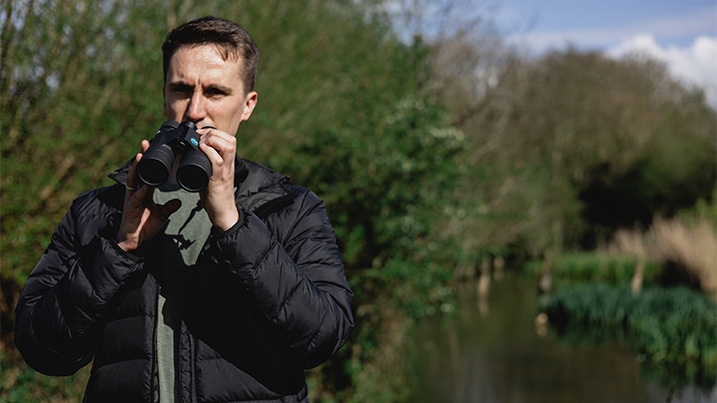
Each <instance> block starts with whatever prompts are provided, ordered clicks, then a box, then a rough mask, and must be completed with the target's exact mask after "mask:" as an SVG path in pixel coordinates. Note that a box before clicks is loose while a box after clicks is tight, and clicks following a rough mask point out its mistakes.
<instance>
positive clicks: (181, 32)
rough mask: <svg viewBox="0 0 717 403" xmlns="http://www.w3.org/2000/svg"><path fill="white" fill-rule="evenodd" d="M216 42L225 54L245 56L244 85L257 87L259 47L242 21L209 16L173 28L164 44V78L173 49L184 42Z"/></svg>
mask: <svg viewBox="0 0 717 403" xmlns="http://www.w3.org/2000/svg"><path fill="white" fill-rule="evenodd" d="M196 45H216V46H218V47H219V49H220V50H221V51H222V57H224V59H225V60H226V59H228V58H230V57H231V58H236V59H237V60H239V58H241V59H243V60H244V65H243V66H242V73H241V74H242V80H243V81H244V89H245V90H246V91H247V92H249V91H253V90H254V85H255V84H256V70H257V65H258V63H259V48H258V47H257V46H256V43H254V40H253V39H252V38H251V36H250V35H249V33H248V32H247V31H246V30H245V29H244V28H242V27H241V26H239V24H237V23H235V22H232V21H229V20H225V19H223V18H218V17H213V16H207V17H202V18H198V19H196V20H192V21H189V22H186V23H184V24H182V25H180V26H178V27H177V28H175V29H173V30H172V32H170V33H169V34H168V35H167V38H166V39H165V41H164V43H163V44H162V55H163V68H164V82H165V83H166V82H167V69H168V68H169V61H170V59H171V58H172V56H173V55H174V53H175V52H176V51H177V49H179V48H180V47H182V46H196Z"/></svg>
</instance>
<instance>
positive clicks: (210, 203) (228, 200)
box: [197, 128, 239, 231]
mask: <svg viewBox="0 0 717 403" xmlns="http://www.w3.org/2000/svg"><path fill="white" fill-rule="evenodd" d="M197 132H198V133H199V134H200V135H201V136H202V138H201V140H200V142H199V148H200V149H201V150H202V151H203V152H204V153H205V154H206V155H207V157H209V161H211V162H212V177H211V178H210V179H209V184H208V185H207V188H206V189H204V190H203V191H202V192H201V193H200V194H199V195H200V197H201V199H202V204H203V205H204V210H205V211H206V212H207V215H208V216H209V220H210V221H211V222H212V224H213V225H214V226H215V227H217V229H219V230H220V231H226V230H228V229H229V228H231V227H232V226H234V224H236V223H237V221H239V210H237V207H236V202H235V200H234V159H235V158H236V138H235V137H234V136H232V135H230V134H227V133H225V132H223V131H221V130H219V129H214V128H202V129H199V130H197Z"/></svg>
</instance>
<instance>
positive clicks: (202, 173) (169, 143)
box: [137, 120, 212, 192]
mask: <svg viewBox="0 0 717 403" xmlns="http://www.w3.org/2000/svg"><path fill="white" fill-rule="evenodd" d="M177 156H181V159H180V162H179V169H178V170H177V183H178V184H179V186H181V187H182V188H183V189H184V190H186V191H188V192H199V191H201V190H203V189H204V188H205V187H207V184H208V183H209V178H210V177H211V176H212V163H211V161H209V158H208V157H207V155H206V154H204V152H202V150H200V149H199V133H197V126H196V125H195V124H194V123H193V122H182V123H181V124H179V123H177V122H175V121H173V120H170V121H167V122H164V123H163V124H162V126H161V127H160V128H159V130H157V134H156V135H155V136H154V139H152V141H151V143H150V146H149V148H148V149H147V152H145V153H144V155H143V156H142V159H141V160H139V164H138V165H137V174H138V175H139V179H140V181H142V183H144V184H145V185H149V186H155V187H156V186H161V185H162V184H164V183H165V182H166V181H167V179H169V174H170V172H172V164H173V163H174V159H175V158H176V157H177Z"/></svg>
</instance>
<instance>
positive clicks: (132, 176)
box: [125, 153, 142, 199]
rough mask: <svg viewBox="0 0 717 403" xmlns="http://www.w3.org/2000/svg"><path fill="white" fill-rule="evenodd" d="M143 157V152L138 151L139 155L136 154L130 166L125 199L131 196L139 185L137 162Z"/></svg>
mask: <svg viewBox="0 0 717 403" xmlns="http://www.w3.org/2000/svg"><path fill="white" fill-rule="evenodd" d="M141 159H142V153H137V155H135V156H134V162H133V163H132V166H130V168H129V173H128V174H127V181H126V182H125V188H126V189H127V193H126V197H125V199H127V197H129V196H131V194H132V193H134V192H135V191H136V190H137V188H138V186H139V183H138V181H137V164H138V163H139V160H141Z"/></svg>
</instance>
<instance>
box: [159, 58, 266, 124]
mask: <svg viewBox="0 0 717 403" xmlns="http://www.w3.org/2000/svg"><path fill="white" fill-rule="evenodd" d="M242 65H243V60H242V59H241V58H240V59H239V60H232V59H227V60H223V59H222V56H221V54H220V53H219V51H218V50H217V48H216V47H214V46H212V45H198V46H183V47H181V48H179V49H177V51H176V52H175V53H174V55H173V56H172V58H171V59H170V61H169V67H168V69H167V82H165V83H164V115H165V116H166V117H167V119H168V120H176V121H177V122H183V121H192V122H194V123H195V124H196V125H197V127H198V128H202V127H205V126H213V127H215V128H217V129H219V130H221V131H224V132H226V133H228V134H230V135H236V132H237V130H238V129H239V124H240V123H241V122H242V121H244V120H247V119H249V116H251V113H252V111H253V110H254V106H255V105H256V101H257V94H256V92H250V93H246V92H245V90H244V84H243V82H242V79H241V69H242Z"/></svg>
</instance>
